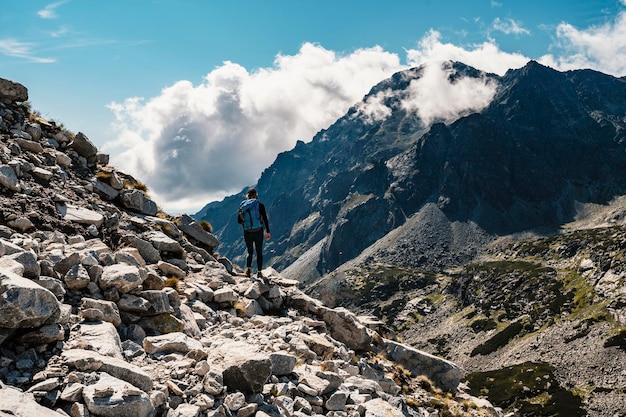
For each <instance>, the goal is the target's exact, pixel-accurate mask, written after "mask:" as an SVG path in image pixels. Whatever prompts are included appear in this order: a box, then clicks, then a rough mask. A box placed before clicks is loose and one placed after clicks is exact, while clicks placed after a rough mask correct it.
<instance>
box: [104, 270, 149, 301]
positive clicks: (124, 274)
mask: <svg viewBox="0 0 626 417" xmlns="http://www.w3.org/2000/svg"><path fill="white" fill-rule="evenodd" d="M146 275H147V273H146V272H145V270H144V269H143V268H137V267H136V266H133V265H127V264H113V265H107V266H105V267H104V270H103V271H102V275H101V276H100V278H99V279H98V284H99V285H100V288H101V289H103V290H107V289H110V288H116V289H117V291H119V292H120V293H122V294H124V293H127V292H129V291H131V290H134V289H135V288H139V287H140V286H141V283H142V282H143V280H144V279H145V278H146Z"/></svg>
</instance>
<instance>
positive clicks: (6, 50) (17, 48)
mask: <svg viewBox="0 0 626 417" xmlns="http://www.w3.org/2000/svg"><path fill="white" fill-rule="evenodd" d="M32 49H33V44H32V43H27V42H20V41H18V40H15V39H12V38H5V39H0V53H2V54H4V55H7V56H12V57H16V58H22V59H25V60H27V61H31V62H35V63H39V64H49V63H52V62H56V60H55V59H54V58H41V57H38V56H35V55H34V52H33V51H32Z"/></svg>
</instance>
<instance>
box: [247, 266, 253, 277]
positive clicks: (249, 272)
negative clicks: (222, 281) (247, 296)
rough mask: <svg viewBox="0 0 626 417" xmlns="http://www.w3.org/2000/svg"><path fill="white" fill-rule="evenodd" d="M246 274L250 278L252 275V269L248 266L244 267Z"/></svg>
mask: <svg viewBox="0 0 626 417" xmlns="http://www.w3.org/2000/svg"><path fill="white" fill-rule="evenodd" d="M246 276H247V277H248V278H250V277H251V276H252V271H250V268H248V269H246Z"/></svg>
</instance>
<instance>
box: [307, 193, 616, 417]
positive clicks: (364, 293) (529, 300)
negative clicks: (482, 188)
mask: <svg viewBox="0 0 626 417" xmlns="http://www.w3.org/2000/svg"><path fill="white" fill-rule="evenodd" d="M625 201H626V197H620V198H617V199H615V200H613V201H612V202H611V203H610V204H607V205H595V204H594V205H586V206H580V207H579V208H578V212H579V215H578V216H577V218H576V221H575V222H573V223H570V224H567V225H566V226H565V227H564V228H563V230H562V231H561V232H560V233H551V234H549V235H547V236H546V235H543V236H541V235H540V234H538V233H534V234H531V233H525V234H518V235H511V236H507V237H503V238H500V239H498V240H496V241H493V242H492V243H491V244H490V245H489V246H488V247H487V250H486V251H485V252H483V253H482V255H481V256H480V258H478V259H476V260H474V261H472V262H466V263H465V264H464V265H462V266H460V267H457V268H453V269H448V270H445V271H440V272H433V271H432V270H430V271H429V270H427V269H420V268H418V267H415V266H403V267H401V266H398V265H392V264H389V263H386V261H387V260H388V257H386V254H385V253H384V252H382V251H380V252H376V251H372V252H371V253H369V254H368V255H367V257H366V258H358V259H357V260H355V261H353V262H351V263H349V264H346V265H345V266H344V267H342V268H340V269H338V270H337V271H335V272H334V273H332V274H329V275H328V276H327V277H325V278H324V280H322V281H320V282H318V283H316V284H314V285H312V287H311V288H309V289H308V290H307V291H308V292H309V293H311V294H314V295H316V296H318V297H320V299H322V300H323V301H324V302H325V303H326V304H327V305H330V306H344V307H346V308H349V309H351V310H353V311H357V312H359V311H362V312H370V313H371V312H373V313H374V314H375V315H376V316H377V317H378V318H380V319H381V320H382V321H384V322H385V325H384V330H383V331H382V332H383V334H387V335H395V336H396V337H399V338H400V339H401V340H403V341H404V342H405V343H408V344H410V345H412V346H415V347H417V348H420V349H423V350H426V351H428V352H431V353H433V354H437V355H441V356H443V357H445V358H448V359H450V360H452V361H454V362H455V363H457V364H459V365H460V366H461V367H462V368H464V369H465V370H466V371H467V372H469V376H468V380H469V385H470V387H472V392H473V393H474V394H475V395H479V394H480V393H483V394H487V395H489V398H490V399H491V401H493V402H494V404H496V405H498V406H500V407H502V408H504V409H505V412H515V413H516V415H528V416H531V415H532V416H554V415H560V416H583V415H589V416H607V417H609V416H610V417H613V416H620V415H623V411H624V410H625V409H626V401H625V398H624V394H623V392H624V388H625V386H626V375H625V374H624V367H623V363H624V361H625V360H626V338H625V330H624V329H625V325H626V303H625V300H624V294H626V290H625V289H626V271H625V266H626V222H625V221H624V220H625V218H626V203H625ZM447 230H448V229H447V227H444V228H442V229H441V230H439V232H437V231H436V230H435V229H432V232H433V233H435V234H440V235H442V236H445V235H446V233H447ZM392 246H393V244H392Z"/></svg>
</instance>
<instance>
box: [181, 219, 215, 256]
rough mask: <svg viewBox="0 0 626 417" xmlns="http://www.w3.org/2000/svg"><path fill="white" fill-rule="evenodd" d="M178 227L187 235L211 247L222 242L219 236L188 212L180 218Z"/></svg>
mask: <svg viewBox="0 0 626 417" xmlns="http://www.w3.org/2000/svg"><path fill="white" fill-rule="evenodd" d="M178 227H179V228H180V230H182V231H183V232H184V233H185V234H186V235H188V236H190V237H192V238H194V239H195V240H197V241H198V242H200V243H202V244H205V245H207V246H209V247H211V248H215V247H217V246H219V244H220V241H219V240H218V239H217V237H215V236H214V235H213V234H212V233H209V232H207V231H206V230H204V229H203V228H202V226H200V224H199V223H198V222H196V221H195V220H194V219H192V218H191V217H190V216H188V215H187V214H183V215H181V216H180V217H179V218H178Z"/></svg>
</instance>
